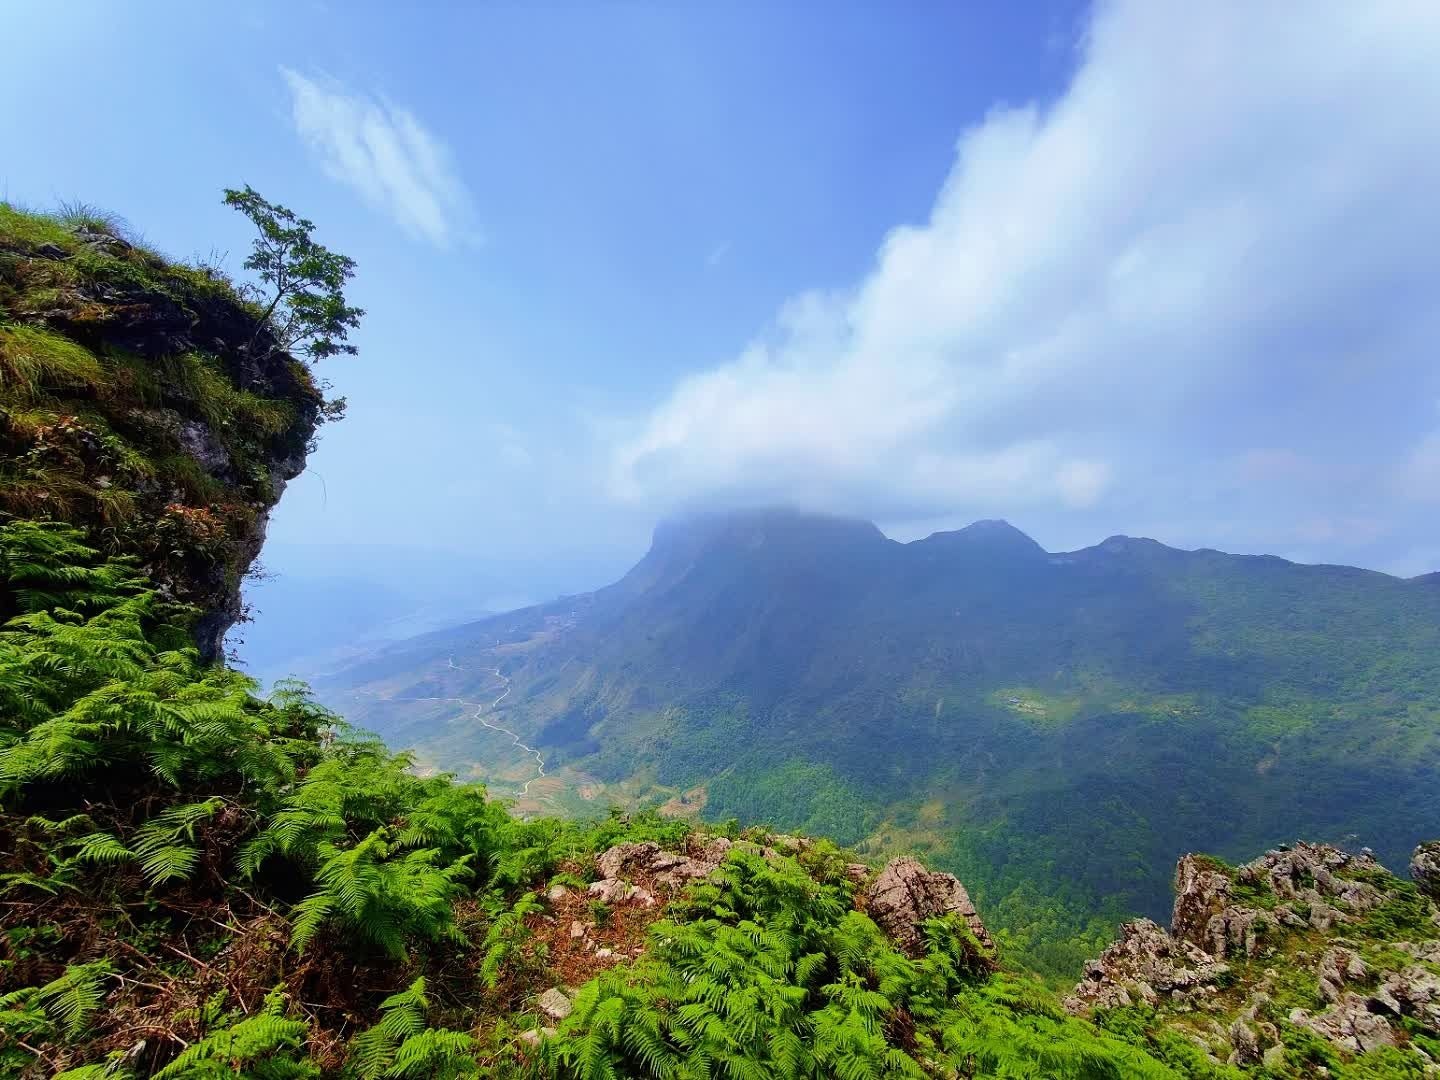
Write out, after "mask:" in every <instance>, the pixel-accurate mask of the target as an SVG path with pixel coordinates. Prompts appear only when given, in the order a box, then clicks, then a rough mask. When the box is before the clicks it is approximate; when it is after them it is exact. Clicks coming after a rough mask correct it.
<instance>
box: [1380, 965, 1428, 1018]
mask: <svg viewBox="0 0 1440 1080" xmlns="http://www.w3.org/2000/svg"><path fill="white" fill-rule="evenodd" d="M1372 1000H1373V1001H1374V1002H1378V1003H1379V1004H1380V1005H1382V1006H1384V1007H1385V1008H1386V1009H1388V1010H1389V1011H1390V1012H1392V1013H1394V1014H1395V1015H1396V1016H1408V1017H1410V1018H1412V1019H1414V1020H1418V1021H1419V1022H1420V1023H1421V1024H1424V1025H1425V1026H1426V1027H1428V1028H1430V1029H1431V1030H1432V1031H1440V977H1437V976H1436V974H1435V973H1434V972H1433V971H1429V970H1427V969H1426V968H1423V967H1420V966H1419V965H1415V966H1412V967H1407V968H1406V969H1405V970H1404V971H1396V972H1391V973H1390V974H1389V975H1387V976H1385V981H1384V982H1383V983H1381V984H1380V987H1379V989H1377V990H1376V991H1375V994H1374V997H1373V999H1372Z"/></svg>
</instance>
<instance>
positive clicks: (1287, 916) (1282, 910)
mask: <svg viewBox="0 0 1440 1080" xmlns="http://www.w3.org/2000/svg"><path fill="white" fill-rule="evenodd" d="M1270 914H1271V915H1273V916H1274V917H1275V921H1276V922H1278V923H1279V924H1280V925H1281V926H1288V927H1290V928H1292V929H1294V930H1303V929H1305V927H1307V926H1309V925H1310V922H1309V920H1308V919H1304V918H1301V916H1300V913H1299V912H1297V911H1296V910H1295V909H1294V908H1292V907H1291V906H1290V905H1289V904H1276V905H1275V909H1274V910H1273V911H1271V912H1270Z"/></svg>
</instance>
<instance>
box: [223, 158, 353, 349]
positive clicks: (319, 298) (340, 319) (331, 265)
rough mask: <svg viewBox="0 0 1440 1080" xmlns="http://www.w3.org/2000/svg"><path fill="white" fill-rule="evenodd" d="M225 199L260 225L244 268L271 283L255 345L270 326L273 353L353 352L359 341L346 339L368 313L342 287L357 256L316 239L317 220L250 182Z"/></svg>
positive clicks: (252, 343) (227, 193)
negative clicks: (349, 301)
mask: <svg viewBox="0 0 1440 1080" xmlns="http://www.w3.org/2000/svg"><path fill="white" fill-rule="evenodd" d="M225 204H226V205H227V206H233V207H234V208H235V209H237V210H239V211H240V212H241V213H242V214H244V215H245V216H246V217H248V218H249V219H250V220H251V221H253V222H254V223H255V227H256V228H257V229H259V230H260V235H259V236H258V237H256V238H255V249H254V251H252V252H251V253H250V257H249V258H248V259H246V260H245V269H246V270H255V271H258V272H259V274H260V280H261V281H263V282H265V284H266V286H268V287H267V288H264V289H261V290H259V303H260V304H262V305H265V312H264V315H263V316H262V317H261V319H260V326H259V327H257V328H256V330H255V336H254V337H253V338H251V339H250V347H251V349H254V347H255V343H256V341H258V340H259V338H260V334H261V332H262V331H263V330H264V328H265V327H266V326H268V327H269V328H270V331H271V333H272V334H273V335H274V338H275V345H274V346H273V348H272V349H270V350H268V351H269V352H279V351H284V352H303V353H304V354H305V355H306V356H308V357H310V359H312V360H319V359H321V358H322V357H326V356H334V355H335V354H336V353H348V354H350V355H352V356H353V355H354V354H355V352H356V349H355V346H354V345H350V344H347V341H346V339H347V338H348V337H349V336H350V331H351V330H353V329H354V328H355V327H357V326H359V325H360V317H361V316H362V315H364V314H365V312H363V311H362V310H360V308H358V307H351V306H350V305H349V304H347V303H346V302H345V293H344V291H343V290H344V288H345V283H346V282H347V281H349V280H350V279H351V278H352V277H354V276H355V260H354V259H351V258H347V257H346V256H344V255H337V254H336V253H335V252H333V251H331V250H329V249H328V248H325V247H322V246H321V245H319V244H317V243H316V242H315V241H314V240H313V239H311V237H310V233H311V232H312V231H313V230H314V228H315V224H314V222H311V221H306V220H305V219H304V218H302V217H297V216H296V215H295V214H294V213H292V212H291V211H289V210H287V209H285V207H283V206H278V205H276V204H275V203H272V202H270V201H268V200H267V199H265V198H264V197H263V196H262V195H261V194H260V193H259V192H258V191H256V190H255V189H254V188H252V187H251V186H250V185H249V184H246V185H245V189H244V190H243V191H236V190H235V189H234V188H226V189H225ZM271 290H273V295H272V292H271Z"/></svg>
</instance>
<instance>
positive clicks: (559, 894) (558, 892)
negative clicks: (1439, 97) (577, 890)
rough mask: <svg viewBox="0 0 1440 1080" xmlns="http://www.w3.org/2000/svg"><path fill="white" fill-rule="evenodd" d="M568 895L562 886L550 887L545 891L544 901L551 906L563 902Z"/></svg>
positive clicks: (567, 890)
mask: <svg viewBox="0 0 1440 1080" xmlns="http://www.w3.org/2000/svg"><path fill="white" fill-rule="evenodd" d="M569 895H570V890H569V889H567V888H566V887H565V886H564V885H551V886H550V888H548V889H546V890H545V899H546V900H549V901H550V902H551V903H552V904H553V903H556V902H557V901H560V900H564V899H565V897H567V896H569Z"/></svg>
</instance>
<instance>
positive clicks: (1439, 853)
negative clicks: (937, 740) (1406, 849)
mask: <svg viewBox="0 0 1440 1080" xmlns="http://www.w3.org/2000/svg"><path fill="white" fill-rule="evenodd" d="M1410 876H1411V878H1413V879H1414V881H1415V884H1416V885H1417V886H1418V887H1419V889H1420V891H1421V892H1423V893H1424V894H1425V895H1426V896H1428V897H1430V899H1432V900H1435V901H1436V902H1440V840H1432V841H1430V843H1428V844H1421V845H1420V846H1419V847H1417V848H1416V849H1415V854H1414V855H1412V856H1410Z"/></svg>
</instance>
